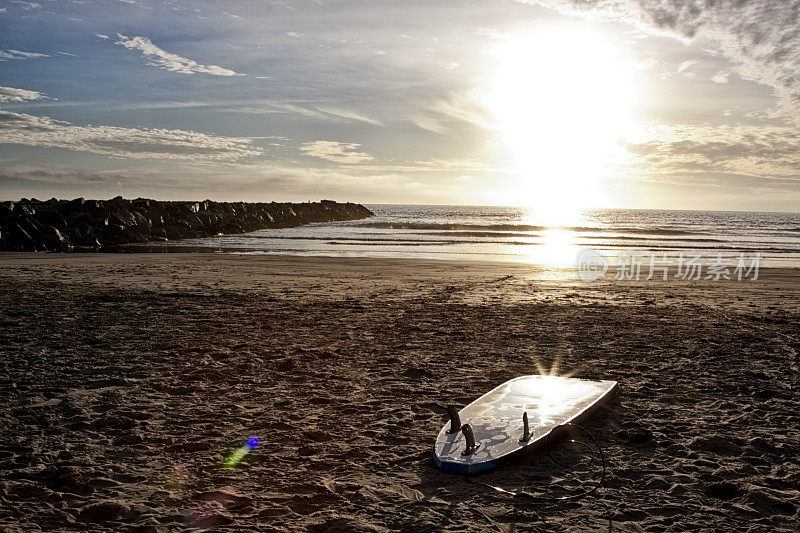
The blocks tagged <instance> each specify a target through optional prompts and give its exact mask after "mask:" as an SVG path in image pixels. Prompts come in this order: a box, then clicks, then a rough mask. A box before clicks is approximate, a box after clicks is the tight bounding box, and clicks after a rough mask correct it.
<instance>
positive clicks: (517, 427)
mask: <svg viewBox="0 0 800 533" xmlns="http://www.w3.org/2000/svg"><path fill="white" fill-rule="evenodd" d="M616 389H617V382H616V381H590V380H586V379H577V378H565V377H559V376H520V377H518V378H514V379H512V380H509V381H506V382H505V383H503V384H502V385H499V386H498V387H495V388H494V389H492V390H491V391H489V392H487V393H486V394H484V395H483V396H481V397H480V398H478V399H477V400H475V401H474V402H472V403H470V404H469V405H467V406H466V407H464V408H463V409H461V410H460V411H457V409H455V408H453V407H451V408H449V409H448V411H449V414H450V422H448V423H447V424H445V426H444V427H443V428H442V430H441V431H440V432H439V436H438V437H437V438H436V444H435V445H434V450H433V457H434V460H435V461H436V464H437V465H438V466H439V467H440V468H441V469H442V470H444V471H445V472H452V473H454V474H471V473H477V472H484V471H487V470H491V469H492V468H495V467H497V466H498V465H499V464H501V463H502V462H505V461H506V460H508V459H510V458H512V457H514V456H515V455H517V454H520V453H522V452H523V451H531V450H532V449H533V448H536V447H539V446H541V445H543V444H544V443H545V442H546V440H547V438H548V435H550V434H551V433H552V432H553V431H554V430H555V429H556V428H558V427H559V426H561V425H562V424H566V423H567V422H579V421H580V420H582V419H583V418H585V417H586V416H588V415H589V414H591V413H592V412H593V411H594V410H595V409H597V407H599V406H600V405H601V404H602V402H603V401H604V400H607V399H609V398H610V397H611V396H613V394H614V393H615V391H616ZM526 426H527V432H526Z"/></svg>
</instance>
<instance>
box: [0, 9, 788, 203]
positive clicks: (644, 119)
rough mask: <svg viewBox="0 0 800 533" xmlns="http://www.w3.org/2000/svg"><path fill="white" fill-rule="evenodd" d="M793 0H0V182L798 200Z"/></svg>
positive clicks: (22, 190) (230, 196)
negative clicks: (210, 0) (221, 0)
mask: <svg viewBox="0 0 800 533" xmlns="http://www.w3.org/2000/svg"><path fill="white" fill-rule="evenodd" d="M799 14H800V0H772V1H770V0H761V1H757V2H756V1H753V2H742V1H738V0H717V1H709V0H702V1H701V0H670V1H668V2H665V1H663V0H520V1H513V0H508V1H501V0H492V1H489V0H480V1H479V0H476V1H448V0H442V1H440V2H430V1H426V2H417V1H415V0H409V1H403V2H383V1H370V2H367V1H363V2H361V1H346V0H330V1H329V0H316V1H302V0H300V1H284V2H272V1H255V0H253V1H249V0H248V1H230V2H225V3H221V2H204V1H191V2H188V1H177V2H173V1H158V2H151V1H149V0H106V1H97V0H94V1H93V0H68V1H67V0H63V1H55V0H37V1H35V2H33V1H30V2H29V1H23V0H0V199H4V200H17V199H19V198H21V197H36V198H39V199H47V198H50V197H57V198H73V197H78V196H83V197H86V198H110V197H113V196H116V195H122V196H125V197H132V198H133V197H139V196H142V197H150V198H158V199H175V200H184V199H185V200H199V199H205V198H210V199H214V200H220V201H223V200H245V201H272V200H275V201H308V200H319V199H321V198H329V199H334V200H340V201H354V202H362V203H425V204H477V205H523V206H532V207H534V208H536V209H542V210H546V209H551V210H558V211H563V210H569V209H582V208H587V207H624V208H653V209H718V210H754V211H800V21H799V20H798V16H799Z"/></svg>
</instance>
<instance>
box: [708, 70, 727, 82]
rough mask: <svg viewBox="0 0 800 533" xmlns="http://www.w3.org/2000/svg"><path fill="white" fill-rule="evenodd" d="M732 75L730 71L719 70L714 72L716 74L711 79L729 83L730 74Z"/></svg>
mask: <svg viewBox="0 0 800 533" xmlns="http://www.w3.org/2000/svg"><path fill="white" fill-rule="evenodd" d="M730 75H731V73H730V72H722V71H719V72H717V73H716V74H714V76H713V77H712V78H711V81H713V82H714V83H728V81H729V80H728V76H730Z"/></svg>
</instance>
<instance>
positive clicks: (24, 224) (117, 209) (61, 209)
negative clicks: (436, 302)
mask: <svg viewBox="0 0 800 533" xmlns="http://www.w3.org/2000/svg"><path fill="white" fill-rule="evenodd" d="M370 216H373V213H372V212H371V211H370V210H369V209H367V208H366V207H364V206H362V205H358V204H352V203H346V204H340V203H336V202H334V201H332V200H325V201H323V202H320V203H301V204H286V203H276V202H270V203H268V204H267V203H244V202H231V203H228V202H212V201H211V200H204V201H202V202H159V201H157V200H149V199H146V198H137V199H135V200H125V199H124V198H122V197H121V196H117V197H116V198H113V199H111V200H105V201H104V200H84V199H83V198H77V199H75V200H70V201H65V200H56V199H55V198H53V199H50V200H48V201H47V202H39V201H38V200H35V199H31V200H26V199H25V198H23V199H21V200H20V201H19V202H4V203H2V204H0V250H14V251H42V250H48V251H61V252H69V251H73V250H77V251H84V250H97V249H116V247H119V246H124V245H127V244H133V243H144V242H158V241H163V240H166V239H170V240H175V239H184V238H190V237H208V236H211V235H218V234H220V233H228V234H235V233H243V232H246V231H255V230H259V229H264V228H286V227H293V226H298V225H301V224H307V223H309V222H331V221H335V220H356V219H361V218H367V217H370Z"/></svg>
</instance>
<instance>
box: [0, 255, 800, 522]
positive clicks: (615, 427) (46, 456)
mask: <svg viewBox="0 0 800 533" xmlns="http://www.w3.org/2000/svg"><path fill="white" fill-rule="evenodd" d="M556 274H557V275H556V277H558V275H560V274H558V273H556ZM552 277H553V273H552V272H550V273H548V272H544V271H540V270H537V269H533V268H530V267H525V266H520V265H499V264H494V265H493V264H488V263H487V264H468V263H447V262H440V263H436V262H414V261H390V260H372V261H370V260H355V259H338V260H332V259H313V258H305V259H298V258H280V257H271V258H270V257H266V258H265V257H246V256H245V257H237V256H225V257H222V256H213V255H203V254H187V255H158V254H153V255H100V256H94V255H86V256H57V255H47V256H43V255H22V254H4V255H0V282H2V284H1V285H0V370H2V372H0V383H1V385H0V400H2V404H1V405H2V406H1V407H0V413H1V416H0V430H1V432H2V433H1V435H2V439H1V442H0V479H2V480H1V481H0V501H2V504H1V505H0V527H3V528H5V529H8V530H12V531H13V530H15V529H19V530H26V531H27V530H31V529H36V528H42V529H59V528H60V529H64V530H85V529H94V530H98V531H100V530H104V531H107V530H120V529H129V530H139V531H151V530H161V529H164V530H165V529H170V528H175V527H197V528H213V529H215V530H224V529H229V530H252V529H255V528H260V529H262V530H265V531H270V530H296V529H299V528H307V529H309V530H313V531H348V530H359V531H373V530H374V531H382V530H396V529H406V530H412V529H415V530H431V529H436V530H490V531H492V530H494V531H511V530H528V529H535V530H554V531H558V530H563V529H565V528H569V529H581V528H582V529H591V530H597V529H606V528H614V529H615V530H631V531H635V530H639V529H645V530H663V529H671V530H676V531H684V530H693V529H696V528H701V527H704V528H712V529H731V530H734V529H739V530H747V529H755V530H763V531H776V530H783V531H796V530H798V529H800V521H798V507H799V506H800V496H799V495H798V487H799V486H800V464H799V463H798V457H799V456H800V430H799V429H798V428H800V414H798V392H800V378H799V377H798V376H799V374H798V352H800V337H799V336H798V331H797V324H798V310H797V307H796V302H797V301H798V296H800V294H798V293H800V283H799V281H800V276H799V275H798V272H797V271H784V272H777V271H776V272H772V273H771V274H770V275H764V276H763V278H762V280H761V281H759V282H750V283H737V282H728V283H717V284H713V283H695V284H691V283H685V282H682V283H678V282H674V283H673V282H666V283H665V282H659V283H639V284H632V283H627V284H614V283H608V282H604V283H597V284H591V285H584V284H580V283H577V282H574V281H570V280H569V279H566V280H558V279H551V278H552ZM554 367H555V368H556V369H557V370H558V371H559V372H573V373H575V375H577V376H580V377H585V378H598V379H601V378H602V379H615V380H618V381H619V382H620V385H621V392H620V396H619V397H618V399H617V400H616V401H615V402H613V403H612V404H610V405H609V406H608V408H606V409H604V410H602V411H601V412H600V413H599V414H598V415H597V416H596V417H594V418H593V419H592V420H591V422H590V423H589V425H588V426H589V428H590V429H591V430H592V431H593V432H594V433H595V434H596V435H597V438H598V439H599V441H600V442H601V444H602V445H603V448H604V450H605V453H606V456H607V461H608V477H607V479H606V483H605V485H604V487H603V488H602V489H601V490H600V491H599V493H598V494H597V495H595V496H590V497H587V498H584V499H581V500H578V501H571V502H548V501H532V500H529V499H523V498H516V499H515V498H512V497H509V496H504V495H502V494H499V493H495V492H492V491H491V490H489V489H487V488H486V487H484V486H482V485H477V484H472V483H468V482H467V481H465V479H463V478H460V477H455V476H451V475H447V474H444V473H441V472H440V471H438V470H437V469H436V468H435V466H434V465H433V462H432V460H431V458H430V453H431V445H432V441H433V439H434V437H435V435H436V432H437V431H438V429H439V428H440V427H441V424H442V423H443V422H444V415H443V413H444V409H443V407H444V406H445V405H446V404H447V403H451V402H455V403H461V404H463V403H466V402H468V401H470V400H472V399H474V398H475V397H477V396H479V395H480V394H482V393H483V392H485V391H486V390H488V389H489V388H491V387H493V386H494V385H496V384H498V383H500V382H502V381H505V380H507V379H510V378H512V377H514V376H517V375H521V374H528V373H536V372H537V371H539V370H540V369H545V370H548V371H549V370H550V369H553V368H554ZM250 436H258V437H259V438H260V446H259V447H257V448H255V449H254V450H253V451H252V452H251V453H250V454H249V455H247V456H246V457H245V458H244V459H243V460H242V461H241V463H239V465H238V466H237V467H235V468H230V469H226V468H222V463H223V461H224V459H225V457H226V455H227V454H229V453H230V452H231V451H233V450H235V449H237V448H238V447H239V446H241V445H242V444H243V443H244V442H245V441H246V440H247V438H248V437H250ZM564 453H565V454H566V456H567V459H570V454H569V453H568V450H567V451H566V452H564ZM563 458H564V456H562V459H563ZM571 458H572V459H575V457H574V456H572V457H571ZM597 473H598V471H597V469H596V465H587V466H578V467H574V468H564V467H559V466H557V465H555V464H554V463H553V462H552V461H551V459H550V458H548V457H546V456H545V457H533V458H530V459H528V460H526V461H524V462H523V463H521V464H517V465H512V466H508V467H505V468H502V469H499V470H497V471H495V472H493V473H491V474H488V475H486V476H482V477H481V479H482V480H483V481H486V482H488V483H492V484H497V485H500V486H504V487H510V488H515V487H519V486H521V485H524V484H527V485H528V486H529V488H530V489H531V490H542V491H544V492H543V494H549V495H559V494H567V493H568V491H569V489H571V488H573V489H574V488H576V487H580V486H581V483H584V482H586V481H587V480H590V479H595V478H596V476H597Z"/></svg>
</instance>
